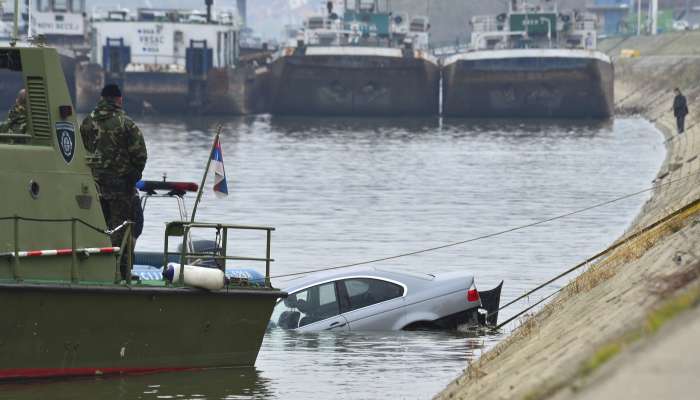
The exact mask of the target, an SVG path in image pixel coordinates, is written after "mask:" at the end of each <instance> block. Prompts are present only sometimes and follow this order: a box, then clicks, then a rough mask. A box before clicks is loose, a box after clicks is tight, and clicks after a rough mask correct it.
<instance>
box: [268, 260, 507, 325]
mask: <svg viewBox="0 0 700 400" xmlns="http://www.w3.org/2000/svg"><path fill="white" fill-rule="evenodd" d="M502 285H503V282H501V283H500V284H499V285H498V286H497V287H496V288H494V289H492V290H489V291H482V292H480V291H478V290H477V289H476V286H475V284H474V277H473V276H472V275H471V274H468V273H463V272H451V273H444V274H436V275H429V274H415V273H405V272H396V271H391V270H386V269H379V268H361V269H358V268H355V269H352V270H348V269H344V270H337V271H329V272H321V273H313V274H310V275H307V276H306V277H304V278H302V279H298V280H295V281H294V284H293V285H291V286H289V287H287V288H285V291H286V292H287V293H289V296H288V297H287V298H286V299H283V300H280V301H279V302H278V304H277V306H276V307H275V309H274V311H273V313H272V318H271V321H270V327H278V328H282V329H294V330H297V331H320V330H339V331H340V330H346V331H347V330H352V331H368V330H373V331H378V330H402V329H403V330H417V329H456V328H457V327H459V326H461V325H465V324H471V325H477V324H480V325H495V324H496V319H497V312H498V307H499V303H500V296H501V286H502Z"/></svg>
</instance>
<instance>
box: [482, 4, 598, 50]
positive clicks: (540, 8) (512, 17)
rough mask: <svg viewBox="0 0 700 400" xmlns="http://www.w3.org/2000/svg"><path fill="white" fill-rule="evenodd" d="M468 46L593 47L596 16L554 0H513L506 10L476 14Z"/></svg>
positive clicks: (513, 47)
mask: <svg viewBox="0 0 700 400" xmlns="http://www.w3.org/2000/svg"><path fill="white" fill-rule="evenodd" d="M470 25H471V27H472V34H471V44H470V46H471V49H472V50H486V49H525V48H541V49H547V48H569V49H588V50H594V49H595V48H596V45H597V35H596V16H595V15H594V14H592V13H588V12H585V11H580V10H560V9H559V7H558V4H557V2H556V1H527V0H512V1H510V2H508V9H507V11H506V12H505V13H502V14H498V15H496V16H493V15H489V16H475V17H472V19H471V21H470Z"/></svg>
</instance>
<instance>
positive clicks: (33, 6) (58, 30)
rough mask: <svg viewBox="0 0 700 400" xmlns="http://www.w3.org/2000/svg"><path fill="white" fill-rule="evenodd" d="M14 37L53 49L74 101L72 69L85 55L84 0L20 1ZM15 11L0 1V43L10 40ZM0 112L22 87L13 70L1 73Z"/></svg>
mask: <svg viewBox="0 0 700 400" xmlns="http://www.w3.org/2000/svg"><path fill="white" fill-rule="evenodd" d="M22 3H23V4H21V6H22V8H21V9H20V15H21V18H19V19H18V21H17V22H18V28H19V29H18V32H17V33H18V34H17V38H16V39H18V40H19V41H20V42H22V41H24V42H26V41H34V42H36V43H41V44H42V45H48V46H51V47H54V48H56V50H57V51H58V54H59V55H60V60H61V66H62V68H63V71H64V72H65V79H66V83H67V84H68V89H69V92H70V95H71V97H73V98H75V74H74V71H75V66H76V63H77V60H78V59H79V58H80V57H82V56H83V55H84V54H86V52H87V48H88V44H87V34H86V32H87V29H86V21H85V0H64V1H54V0H33V1H30V2H26V3H25V2H22ZM13 19H14V8H13V7H12V4H11V2H2V1H0V42H3V43H8V42H9V41H10V40H11V39H12V37H13V32H12V31H13V27H14V22H13ZM0 81H1V83H0V110H2V112H4V111H5V110H6V109H7V108H8V107H10V105H11V104H12V103H13V102H14V99H15V96H16V94H17V91H18V90H19V89H20V88H21V85H20V82H19V78H18V77H17V76H16V74H14V72H13V71H7V70H0Z"/></svg>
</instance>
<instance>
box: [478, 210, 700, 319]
mask: <svg viewBox="0 0 700 400" xmlns="http://www.w3.org/2000/svg"><path fill="white" fill-rule="evenodd" d="M699 204H700V199H696V200H693V201H692V202H690V203H688V204H686V205H685V206H683V207H681V208H679V209H678V210H676V211H674V212H672V213H670V214H668V215H666V216H664V217H663V218H661V219H659V220H657V221H656V222H654V223H652V224H649V225H647V226H645V227H643V228H641V229H639V230H638V231H637V232H635V233H633V234H631V235H629V236H627V237H626V238H624V239H623V240H621V241H619V242H617V243H615V244H613V245H612V246H609V247H608V248H606V249H605V250H603V251H601V252H598V253H597V254H595V255H593V256H591V257H589V258H587V259H586V260H584V261H582V262H580V263H578V264H576V265H574V266H573V267H571V268H569V269H567V270H566V271H564V272H562V273H561V274H559V275H557V276H555V277H554V278H552V279H550V280H548V281H547V282H544V283H542V284H540V285H537V286H536V287H535V288H533V289H530V290H528V291H527V292H525V293H523V294H522V295H520V296H518V297H516V298H515V299H513V300H511V301H509V302H508V303H506V304H505V305H503V306H501V307H500V308H499V309H498V310H496V311H494V312H491V313H488V314H487V317H488V315H493V314H495V313H498V312H499V311H501V310H503V309H505V308H507V307H509V306H511V305H513V304H515V303H517V302H518V301H520V300H522V299H524V298H526V297H529V296H530V295H532V294H533V293H535V292H537V291H539V290H540V289H542V288H544V287H546V286H548V285H549V284H551V283H553V282H555V281H557V280H559V279H561V278H563V277H564V276H566V275H568V274H570V273H572V272H574V271H576V270H577V269H579V268H581V267H583V266H584V265H587V264H589V263H591V262H593V261H595V260H596V259H598V258H600V257H602V256H604V255H606V254H608V253H610V252H612V251H613V250H615V249H617V248H619V247H621V246H623V245H625V244H627V243H629V242H630V241H632V240H634V239H636V238H638V237H640V236H641V235H643V234H645V233H647V232H649V231H651V230H652V229H655V228H657V227H658V226H659V225H661V224H664V223H666V222H668V221H669V220H671V219H673V218H675V217H677V216H678V215H680V214H682V213H684V212H686V211H688V210H690V209H692V208H694V207H697V206H698V205H699ZM565 287H566V286H563V287H561V288H559V289H557V290H556V291H555V292H554V293H551V294H549V295H548V296H546V297H545V298H543V299H541V300H540V301H538V302H537V303H535V304H533V305H531V306H529V307H527V308H525V309H524V310H522V311H520V312H518V313H517V314H515V315H514V316H512V317H510V318H509V319H508V320H506V321H504V322H501V323H500V324H498V325H497V326H496V327H495V329H499V328H501V327H502V326H504V325H506V324H508V323H509V322H511V321H513V320H514V319H516V318H518V317H519V316H521V315H523V314H525V313H526V312H528V311H530V310H531V309H533V308H534V307H536V306H537V305H538V304H540V303H542V302H543V301H545V300H547V299H548V298H550V297H552V296H553V295H555V294H557V293H559V292H560V291H561V290H562V289H564V288H565Z"/></svg>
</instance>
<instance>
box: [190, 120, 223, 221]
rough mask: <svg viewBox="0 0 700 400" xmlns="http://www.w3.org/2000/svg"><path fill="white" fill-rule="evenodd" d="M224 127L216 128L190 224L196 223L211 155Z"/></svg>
mask: <svg viewBox="0 0 700 400" xmlns="http://www.w3.org/2000/svg"><path fill="white" fill-rule="evenodd" d="M222 128H223V126H222V125H221V124H219V126H218V127H217V128H216V135H215V136H214V141H213V142H212V143H211V150H209V157H207V166H206V167H205V168H204V176H202V183H201V184H200V185H199V190H198V191H197V199H196V200H195V201H194V207H192V215H191V218H190V223H192V222H194V217H195V215H196V214H197V206H198V205H199V201H200V200H201V199H202V191H203V190H204V184H205V183H206V182H207V174H208V173H209V166H210V165H211V155H212V154H213V153H214V147H215V146H216V142H218V141H219V135H220V134H221V129H222Z"/></svg>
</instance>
